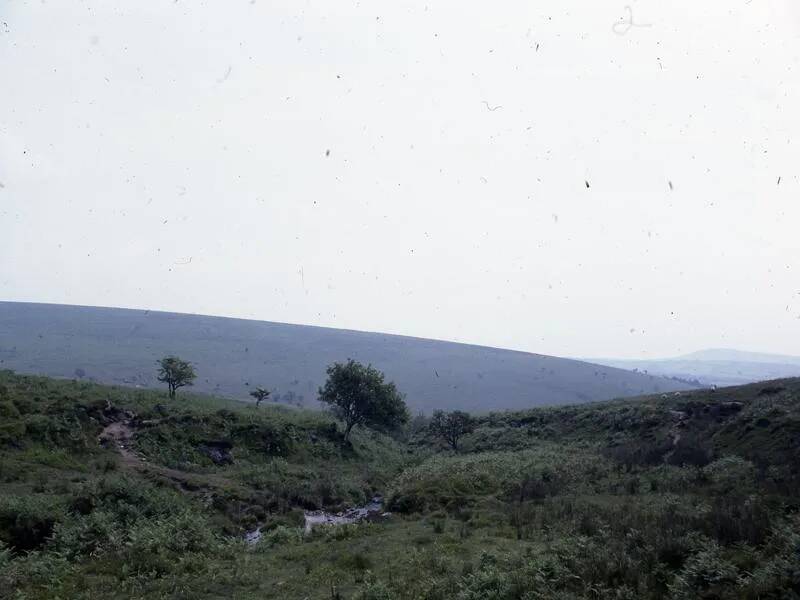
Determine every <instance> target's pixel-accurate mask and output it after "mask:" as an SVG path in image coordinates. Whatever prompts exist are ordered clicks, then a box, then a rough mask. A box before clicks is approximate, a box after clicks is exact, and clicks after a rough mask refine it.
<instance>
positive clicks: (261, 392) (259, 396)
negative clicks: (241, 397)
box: [250, 387, 269, 408]
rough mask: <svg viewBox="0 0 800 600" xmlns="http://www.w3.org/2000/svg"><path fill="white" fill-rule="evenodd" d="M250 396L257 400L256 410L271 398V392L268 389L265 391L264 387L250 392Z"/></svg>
mask: <svg viewBox="0 0 800 600" xmlns="http://www.w3.org/2000/svg"><path fill="white" fill-rule="evenodd" d="M250 395H251V396H252V397H253V398H255V399H256V408H258V407H259V406H261V403H262V402H263V401H264V400H266V399H267V398H269V390H267V389H264V388H263V387H257V388H256V389H254V390H253V391H252V392H250Z"/></svg>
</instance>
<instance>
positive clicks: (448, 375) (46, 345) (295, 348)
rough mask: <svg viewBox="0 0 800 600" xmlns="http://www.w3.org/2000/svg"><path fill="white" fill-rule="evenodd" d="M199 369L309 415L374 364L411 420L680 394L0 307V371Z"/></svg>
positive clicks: (95, 313)
mask: <svg viewBox="0 0 800 600" xmlns="http://www.w3.org/2000/svg"><path fill="white" fill-rule="evenodd" d="M170 353H174V354H177V355H179V356H180V357H181V358H183V359H185V360H189V361H192V362H193V363H195V364H196V366H197V371H198V375H199V377H198V380H197V381H196V382H195V389H196V390H197V391H201V392H207V393H213V394H216V395H220V396H226V397H231V398H240V399H249V398H248V393H249V391H250V390H251V389H252V388H253V387H254V386H265V387H267V388H269V389H271V390H273V397H277V396H280V397H281V398H283V399H284V400H288V399H290V398H291V399H293V400H294V401H302V403H303V404H304V406H306V407H310V408H315V407H316V397H317V389H318V388H319V386H320V385H321V384H322V383H323V381H324V378H325V368H326V367H327V365H329V364H331V363H332V362H335V361H344V360H346V359H347V358H353V359H355V360H360V361H361V362H363V363H372V364H373V365H375V366H376V367H377V368H379V369H380V370H381V371H383V372H384V373H386V375H387V377H388V379H390V380H393V381H395V382H396V383H397V385H398V387H399V388H400V389H401V390H403V391H404V392H405V393H406V394H407V395H408V398H407V401H408V404H409V406H410V408H411V410H412V412H414V413H416V412H418V411H425V412H428V413H429V412H430V411H432V410H434V409H436V408H443V409H450V410H452V409H455V408H460V409H463V410H469V411H473V412H488V411H490V410H502V409H521V408H528V407H531V406H537V405H542V404H566V403H574V402H588V401H592V400H605V399H609V398H614V397H622V396H635V395H638V394H644V393H653V392H663V391H672V390H679V389H687V387H690V386H687V385H686V384H685V383H681V382H677V381H670V380H667V379H662V378H658V377H652V376H647V375H642V374H637V373H631V372H627V371H623V370H620V369H615V368H609V367H599V366H597V365H592V364H588V363H584V362H580V361H575V360H567V359H562V358H555V357H552V356H542V355H538V354H529V353H525V352H513V351H510V350H501V349H497V348H486V347H481V346H470V345H466V344H455V343H451V342H441V341H435V340H424V339H419V338H410V337H403V336H394V335H385V334H380V333H364V332H357V331H345V330H337V329H326V328H322V327H306V326H301V325H285V324H280V323H268V322H263V321H246V320H242V319H225V318H220V317H205V316H200V315H181V314H174V313H160V312H155V311H143V310H138V311H137V310H123V309H115V308H90V307H76V306H63V305H46V304H26V303H13V302H0V368H7V369H13V370H15V371H17V372H21V373H30V374H38V375H48V376H51V377H68V378H73V377H78V378H82V379H87V380H90V381H97V382H101V383H109V384H122V385H130V386H143V387H157V386H158V385H159V384H158V383H157V382H156V380H155V374H156V368H155V361H156V360H157V359H159V358H161V357H162V356H164V355H166V354H170Z"/></svg>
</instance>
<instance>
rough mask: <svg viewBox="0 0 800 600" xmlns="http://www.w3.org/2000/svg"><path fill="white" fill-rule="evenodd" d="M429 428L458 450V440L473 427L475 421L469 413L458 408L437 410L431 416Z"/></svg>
mask: <svg viewBox="0 0 800 600" xmlns="http://www.w3.org/2000/svg"><path fill="white" fill-rule="evenodd" d="M430 428H431V431H433V433H434V434H436V435H437V436H439V437H440V438H442V439H443V440H444V441H446V442H447V443H448V444H449V445H450V447H451V448H452V449H453V450H454V451H456V452H458V440H460V439H461V438H462V437H463V436H464V435H466V434H468V433H470V432H472V430H473V429H475V421H474V420H473V418H472V417H471V416H470V415H469V413H465V412H462V411H460V410H454V411H453V412H451V413H446V412H443V411H441V410H437V411H436V412H434V413H433V417H431V424H430Z"/></svg>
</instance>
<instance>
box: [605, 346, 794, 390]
mask: <svg viewBox="0 0 800 600" xmlns="http://www.w3.org/2000/svg"><path fill="white" fill-rule="evenodd" d="M591 360H592V362H595V363H597V364H602V365H606V366H610V367H616V368H619V369H629V370H637V371H638V372H647V373H648V374H650V375H658V376H662V377H678V378H681V379H685V380H690V381H692V380H693V381H697V382H699V383H701V384H703V385H720V386H723V385H724V386H728V385H741V384H746V383H752V382H755V381H764V380H767V379H779V378H784V377H797V376H800V357H797V356H785V355H782V354H764V353H759V352H744V351H742V350H730V349H724V348H713V349H708V350H699V351H697V352H692V353H691V354H685V355H683V356H678V357H675V358H664V359H651V360H625V359H613V358H608V359H606V358H597V359H591Z"/></svg>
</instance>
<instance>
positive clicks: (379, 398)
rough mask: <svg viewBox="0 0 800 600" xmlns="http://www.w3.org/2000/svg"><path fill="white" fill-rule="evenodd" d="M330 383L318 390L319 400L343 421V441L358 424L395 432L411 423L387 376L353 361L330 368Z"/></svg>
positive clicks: (401, 399)
mask: <svg viewBox="0 0 800 600" xmlns="http://www.w3.org/2000/svg"><path fill="white" fill-rule="evenodd" d="M327 373H328V380H327V381H326V382H325V386H324V387H321V388H320V389H319V401H320V402H324V403H326V404H329V405H330V406H331V410H332V411H333V413H334V414H335V415H336V416H337V417H338V418H340V419H341V420H342V421H344V424H345V430H344V439H345V441H347V440H349V439H350V431H351V430H352V429H353V427H355V426H356V425H363V426H365V427H371V428H373V429H381V430H391V429H396V428H397V427H399V426H400V425H403V424H404V423H406V422H407V421H408V408H406V403H405V401H404V400H403V397H402V396H401V394H400V392H398V391H397V388H396V387H395V385H394V383H391V382H390V383H385V382H384V374H383V373H381V372H380V371H378V370H377V369H375V368H373V367H372V365H367V366H364V365H362V364H361V363H359V362H356V361H354V360H353V359H348V361H347V362H346V363H334V364H332V365H330V366H329V367H328V369H327Z"/></svg>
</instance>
